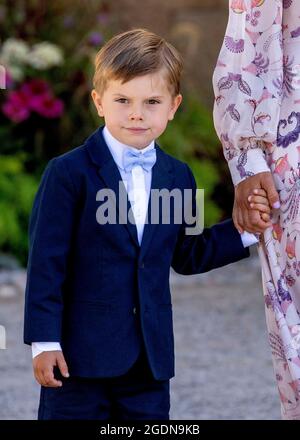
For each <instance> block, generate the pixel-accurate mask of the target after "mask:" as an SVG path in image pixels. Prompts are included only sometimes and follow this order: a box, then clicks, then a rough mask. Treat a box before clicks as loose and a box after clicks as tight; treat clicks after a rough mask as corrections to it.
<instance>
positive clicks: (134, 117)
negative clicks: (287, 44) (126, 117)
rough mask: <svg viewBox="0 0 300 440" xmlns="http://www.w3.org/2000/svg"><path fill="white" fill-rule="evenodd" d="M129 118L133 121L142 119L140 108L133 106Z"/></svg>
mask: <svg viewBox="0 0 300 440" xmlns="http://www.w3.org/2000/svg"><path fill="white" fill-rule="evenodd" d="M130 119H131V120H132V121H135V120H139V121H140V120H141V119H143V112H142V109H140V108H135V109H134V110H133V111H132V112H131V114H130Z"/></svg>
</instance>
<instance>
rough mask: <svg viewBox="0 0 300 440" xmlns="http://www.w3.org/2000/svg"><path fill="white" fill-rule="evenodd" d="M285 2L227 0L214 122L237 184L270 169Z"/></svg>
mask: <svg viewBox="0 0 300 440" xmlns="http://www.w3.org/2000/svg"><path fill="white" fill-rule="evenodd" d="M282 1H283V0H266V1H263V0H229V21H228V25H227V29H226V33H225V37H224V41H223V44H222V48H221V51H220V54H219V58H218V61H217V65H216V68H215V70H214V74H213V88H214V94H215V104H214V112H213V116H214V123H215V128H216V131H217V134H218V136H219V138H220V140H221V142H222V146H223V151H224V155H225V158H226V159H227V161H228V165H229V169H230V172H231V175H232V180H233V183H234V184H235V185H237V184H238V183H239V182H241V181H242V180H244V179H246V178H247V177H249V176H252V175H254V174H257V173H261V172H265V171H270V169H269V166H268V164H267V162H266V160H265V151H266V149H267V148H270V149H271V148H272V147H273V146H275V144H276V138H277V126H278V121H279V112H280V105H281V100H282V83H283V53H282V18H283V17H282V16H283V3H282Z"/></svg>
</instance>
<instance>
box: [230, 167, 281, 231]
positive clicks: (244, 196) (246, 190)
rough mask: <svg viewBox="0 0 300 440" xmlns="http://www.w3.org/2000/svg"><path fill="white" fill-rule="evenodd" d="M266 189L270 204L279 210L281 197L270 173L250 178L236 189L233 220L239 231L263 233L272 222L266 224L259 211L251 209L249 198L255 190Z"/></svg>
mask: <svg viewBox="0 0 300 440" xmlns="http://www.w3.org/2000/svg"><path fill="white" fill-rule="evenodd" d="M257 188H260V189H264V190H265V191H266V193H267V198H268V201H269V204H270V205H271V206H272V207H273V208H275V209H278V208H279V207H280V202H279V195H278V192H277V190H276V187H275V185H274V180H273V176H272V174H271V173H270V172H262V173H258V174H255V175H254V176H250V177H248V178H247V179H245V180H243V181H242V182H240V183H239V184H238V185H237V186H236V187H235V197H234V205H233V212H232V218H233V221H234V224H235V226H236V228H237V229H238V231H239V232H240V233H242V232H243V231H248V232H252V233H263V232H264V231H265V230H266V229H267V228H268V227H270V226H271V222H265V221H264V220H263V218H261V213H260V211H258V210H257V209H251V208H250V203H249V201H248V197H249V196H250V195H253V192H254V190H255V189H257Z"/></svg>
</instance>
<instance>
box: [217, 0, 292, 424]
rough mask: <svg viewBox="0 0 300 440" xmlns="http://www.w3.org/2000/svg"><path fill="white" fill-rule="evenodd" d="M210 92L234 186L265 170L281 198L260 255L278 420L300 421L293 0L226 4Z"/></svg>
mask: <svg viewBox="0 0 300 440" xmlns="http://www.w3.org/2000/svg"><path fill="white" fill-rule="evenodd" d="M213 87H214V93H215V105H214V112H213V116H214V123H215V128H216V131H217V134H218V136H219V138H220V140H221V142H222V146H223V151H224V155H225V158H226V159H227V161H228V165H229V169H230V172H231V176H232V180H233V183H234V184H235V185H236V184H238V183H239V182H241V181H242V180H243V179H246V178H247V177H249V176H251V175H254V174H257V173H259V172H262V171H271V172H272V175H273V177H274V181H275V185H276V187H277V190H278V192H279V197H280V202H281V207H280V209H279V210H276V211H273V214H272V224H273V226H272V228H269V229H268V230H267V231H266V232H265V233H264V235H263V237H262V238H261V241H260V244H259V245H258V252H259V255H260V259H261V264H262V278H263V288H264V298H265V310H266V319H267V327H268V334H269V341H270V346H271V352H272V358H273V365H274V369H275V375H276V380H277V384H278V389H279V395H280V400H281V410H282V417H283V418H284V419H296V420H300V317H299V316H300V211H299V208H300V4H299V0H229V22H228V26H227V29H226V34H225V38H224V41H223V44H222V48H221V51H220V54H219V58H218V61H217V65H216V67H215V70H214V74H213Z"/></svg>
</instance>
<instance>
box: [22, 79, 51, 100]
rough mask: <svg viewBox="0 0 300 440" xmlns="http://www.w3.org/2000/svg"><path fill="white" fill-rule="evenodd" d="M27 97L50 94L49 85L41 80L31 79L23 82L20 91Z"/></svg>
mask: <svg viewBox="0 0 300 440" xmlns="http://www.w3.org/2000/svg"><path fill="white" fill-rule="evenodd" d="M20 90H21V91H22V92H23V93H25V94H26V95H27V96H30V97H31V96H32V95H40V94H43V93H45V92H50V86H49V84H48V83H47V82H46V81H44V80H42V79H32V80H30V81H27V82H25V83H24V84H23V85H22V86H21V89H20Z"/></svg>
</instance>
